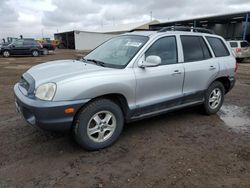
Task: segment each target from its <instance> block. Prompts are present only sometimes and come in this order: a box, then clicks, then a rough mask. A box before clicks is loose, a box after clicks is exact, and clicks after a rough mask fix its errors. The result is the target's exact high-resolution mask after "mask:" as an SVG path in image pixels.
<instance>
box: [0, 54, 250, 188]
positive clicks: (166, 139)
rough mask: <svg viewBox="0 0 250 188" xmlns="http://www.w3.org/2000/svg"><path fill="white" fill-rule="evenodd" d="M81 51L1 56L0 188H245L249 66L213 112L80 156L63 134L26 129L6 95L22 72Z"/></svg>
mask: <svg viewBox="0 0 250 188" xmlns="http://www.w3.org/2000/svg"><path fill="white" fill-rule="evenodd" d="M80 53H81V52H76V51H73V50H58V51H56V52H55V53H53V54H51V55H48V56H41V57H36V58H35V57H11V58H2V57H0V117H1V119H0V143H1V144H0V187H45V186H46V187H192V188H193V187H250V134H249V133H250V115H249V114H250V100H249V97H250V61H246V62H244V63H241V64H240V66H239V70H238V73H237V83H236V86H235V87H234V88H233V90H232V91H231V92H230V93H229V94H228V95H226V98H225V103H224V105H223V107H222V109H221V110H220V112H219V113H218V114H216V115H212V116H205V115H202V114H201V113H200V112H199V109H198V108H190V109H185V110H181V111H176V112H172V113H169V114H166V115H162V116H158V117H155V118H151V119H147V120H143V121H138V122H134V123H132V124H128V125H126V126H125V129H124V131H123V133H122V135H121V137H120V139H119V140H118V141H117V142H116V143H115V144H114V145H113V146H112V147H110V148H107V149H104V150H100V151H95V152H87V151H85V150H83V149H81V148H80V147H79V146H78V145H77V144H75V142H74V141H73V139H72V138H71V135H70V134H62V133H50V132H45V131H42V130H38V129H35V128H33V127H31V126H29V125H27V123H25V122H24V121H23V120H22V119H21V118H20V116H19V115H18V114H17V113H16V111H15V106H14V98H13V92H12V88H13V85H14V83H15V82H17V81H18V80H19V78H20V76H21V74H22V73H23V72H25V71H26V70H27V69H28V68H29V67H31V66H33V65H35V64H38V63H42V62H46V61H49V60H54V59H65V58H68V59H69V58H76V56H78V54H80Z"/></svg>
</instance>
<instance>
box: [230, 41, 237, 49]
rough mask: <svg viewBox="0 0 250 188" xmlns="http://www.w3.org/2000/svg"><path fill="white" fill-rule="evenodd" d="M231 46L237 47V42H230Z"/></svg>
mask: <svg viewBox="0 0 250 188" xmlns="http://www.w3.org/2000/svg"><path fill="white" fill-rule="evenodd" d="M230 46H231V47H232V48H237V47H238V45H237V42H230Z"/></svg>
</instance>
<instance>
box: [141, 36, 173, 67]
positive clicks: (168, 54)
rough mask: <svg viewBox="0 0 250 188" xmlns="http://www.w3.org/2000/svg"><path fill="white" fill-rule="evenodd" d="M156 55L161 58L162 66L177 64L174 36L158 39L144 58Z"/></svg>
mask: <svg viewBox="0 0 250 188" xmlns="http://www.w3.org/2000/svg"><path fill="white" fill-rule="evenodd" d="M150 55H156V56H159V57H160V58H161V64H162V65H168V64H174V63H177V46H176V39H175V37H174V36H170V37H163V38H160V39H158V40H157V41H156V42H155V43H154V44H152V45H151V47H150V48H149V49H148V50H147V52H146V53H145V57H148V56H150Z"/></svg>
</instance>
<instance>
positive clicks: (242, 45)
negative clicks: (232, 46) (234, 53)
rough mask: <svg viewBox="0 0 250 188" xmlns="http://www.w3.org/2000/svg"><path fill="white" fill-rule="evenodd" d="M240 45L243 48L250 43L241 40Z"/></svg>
mask: <svg viewBox="0 0 250 188" xmlns="http://www.w3.org/2000/svg"><path fill="white" fill-rule="evenodd" d="M240 46H241V47H242V48H245V47H249V43H248V42H246V41H244V42H241V43H240Z"/></svg>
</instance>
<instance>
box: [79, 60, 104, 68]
mask: <svg viewBox="0 0 250 188" xmlns="http://www.w3.org/2000/svg"><path fill="white" fill-rule="evenodd" d="M83 60H84V61H90V62H93V63H95V64H96V65H99V66H102V67H105V64H106V63H104V62H102V61H99V60H95V59H84V58H83Z"/></svg>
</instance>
